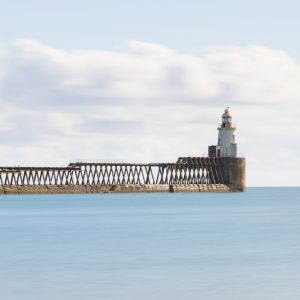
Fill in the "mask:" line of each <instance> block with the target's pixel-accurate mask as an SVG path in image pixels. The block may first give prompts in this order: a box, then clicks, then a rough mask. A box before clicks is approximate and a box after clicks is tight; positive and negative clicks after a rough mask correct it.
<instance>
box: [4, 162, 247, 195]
mask: <svg viewBox="0 0 300 300" xmlns="http://www.w3.org/2000/svg"><path fill="white" fill-rule="evenodd" d="M244 185H245V183H244V159H243V158H216V157H180V158H179V159H178V160H177V162H175V163H149V164H135V163H85V162H76V163H70V164H69V165H68V166H67V167H19V166H16V167H0V193H2V194H11V193H13V194H21V193H73V192H74V193H106V192H107V193H108V192H155V191H157V192H176V191H178V192H179V191H198V192H199V191H205V192H208V191H214V192H218V191H221V192H225V191H226V192H228V191H243V190H244V189H245V186H244Z"/></svg>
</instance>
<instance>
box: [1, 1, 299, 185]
mask: <svg viewBox="0 0 300 300" xmlns="http://www.w3.org/2000/svg"><path fill="white" fill-rule="evenodd" d="M299 11H300V2H298V1H256V0H254V1H233V0H231V1H230V0H229V1H180V2H179V1H91V0H86V1H63V0H61V1H56V0H54V1H47V2H42V1H13V0H12V1H9V2H8V1H0V102H1V107H2V109H1V112H0V136H1V139H2V143H1V147H0V155H1V157H2V159H1V164H2V165H8V164H26V165H28V164H35V165H40V164H44V165H55V164H60V165H64V164H67V163H68V162H69V161H74V160H77V159H94V158H95V159H111V160H114V159H118V160H130V161H133V160H138V161H145V160H146V161H158V160H168V161H173V160H176V158H177V156H182V155H185V154H186V155H189V154H193V155H202V154H206V151H207V146H208V145H210V144H214V143H216V140H217V130H216V126H217V124H218V123H219V121H220V115H221V113H222V111H223V109H224V108H225V107H226V106H228V105H229V106H230V107H231V111H232V113H233V118H234V120H235V122H236V124H237V127H238V132H237V141H238V149H239V152H240V153H241V154H243V155H245V156H246V157H247V170H248V171H247V175H248V184H249V185H299V180H298V178H299V171H298V170H299V169H300V159H299V158H298V153H299V150H300V142H299V138H298V133H297V131H296V130H295V128H297V127H299V126H300V123H299V120H300V113H299V112H300V109H299V108H300V107H299V99H300V85H299V82H300V65H299V64H300V43H299V41H298V35H299V34H298V30H299V28H300V21H299V20H300V18H299V14H300V13H299ZM278 170H280V171H278Z"/></svg>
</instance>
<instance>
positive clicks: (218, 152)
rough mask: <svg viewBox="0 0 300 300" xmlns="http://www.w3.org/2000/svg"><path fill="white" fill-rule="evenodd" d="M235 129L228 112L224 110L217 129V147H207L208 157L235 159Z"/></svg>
mask: <svg viewBox="0 0 300 300" xmlns="http://www.w3.org/2000/svg"><path fill="white" fill-rule="evenodd" d="M235 129H236V128H235V127H234V125H233V124H232V121H231V115H230V113H229V110H228V109H227V108H226V109H225V111H224V113H223V115H222V124H221V125H220V126H219V127H218V132H219V134H218V145H217V146H209V147H208V156H209V157H237V145H236V142H235V136H234V132H235Z"/></svg>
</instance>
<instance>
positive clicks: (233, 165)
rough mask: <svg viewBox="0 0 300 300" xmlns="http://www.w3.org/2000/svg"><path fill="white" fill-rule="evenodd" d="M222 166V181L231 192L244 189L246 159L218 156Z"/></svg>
mask: <svg viewBox="0 0 300 300" xmlns="http://www.w3.org/2000/svg"><path fill="white" fill-rule="evenodd" d="M220 159H221V161H222V166H223V174H224V182H225V184H226V185H228V187H229V188H230V190H231V191H232V192H244V191H245V190H246V160H245V158H243V157H224V158H220Z"/></svg>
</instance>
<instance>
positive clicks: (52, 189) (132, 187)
mask: <svg viewBox="0 0 300 300" xmlns="http://www.w3.org/2000/svg"><path fill="white" fill-rule="evenodd" d="M230 191H231V190H230V188H229V187H228V186H227V185H224V184H184V185H183V184H182V185H168V184H153V185H150V184H149V185H143V184H128V185H121V184H120V185H56V186H55V185H51V186H50V185H48V186H47V185H44V186H34V185H26V186H20V185H18V186H2V187H0V194H95V193H145V192H146V193H147V192H171V193H172V192H230Z"/></svg>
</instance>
